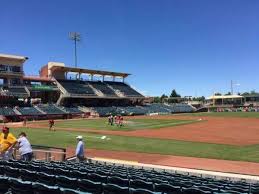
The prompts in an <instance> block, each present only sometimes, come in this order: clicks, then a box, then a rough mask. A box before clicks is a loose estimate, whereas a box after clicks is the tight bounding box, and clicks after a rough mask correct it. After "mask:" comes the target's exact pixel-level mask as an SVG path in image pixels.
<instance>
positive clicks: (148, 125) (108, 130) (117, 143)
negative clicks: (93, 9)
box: [12, 112, 259, 162]
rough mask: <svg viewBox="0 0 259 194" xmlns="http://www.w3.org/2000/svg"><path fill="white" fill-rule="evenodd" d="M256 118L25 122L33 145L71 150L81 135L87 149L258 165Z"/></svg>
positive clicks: (238, 115) (258, 123) (211, 116)
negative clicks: (117, 122) (50, 126)
mask: <svg viewBox="0 0 259 194" xmlns="http://www.w3.org/2000/svg"><path fill="white" fill-rule="evenodd" d="M258 118H259V113H246V112H240V113H231V112H229V113H196V114H179V115H163V116H136V117H125V118H124V126H122V127H121V128H120V127H117V126H110V125H108V123H107V119H106V118H96V119H78V120H57V121H56V123H55V129H56V131H48V121H35V122H29V123H28V125H27V127H13V128H12V132H13V133H14V134H16V135H17V134H18V133H19V132H21V131H25V132H26V133H27V134H28V138H29V139H30V141H31V143H32V144H37V145H46V146H57V147H64V148H70V149H72V148H74V147H75V146H76V143H77V142H76V139H75V137H76V136H77V135H83V137H84V140H85V142H86V147H87V149H89V148H91V149H96V150H102V151H104V152H105V151H106V150H107V151H124V152H131V153H151V154H160V155H174V156H187V157H196V158H210V159H223V160H235V161H250V162H259V119H258Z"/></svg>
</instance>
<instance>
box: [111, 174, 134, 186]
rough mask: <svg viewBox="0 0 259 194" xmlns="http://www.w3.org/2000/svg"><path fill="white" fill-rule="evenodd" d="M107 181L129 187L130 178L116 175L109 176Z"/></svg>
mask: <svg viewBox="0 0 259 194" xmlns="http://www.w3.org/2000/svg"><path fill="white" fill-rule="evenodd" d="M107 183H110V184H116V185H119V186H121V187H129V179H123V178H120V177H116V176H112V177H108V178H107Z"/></svg>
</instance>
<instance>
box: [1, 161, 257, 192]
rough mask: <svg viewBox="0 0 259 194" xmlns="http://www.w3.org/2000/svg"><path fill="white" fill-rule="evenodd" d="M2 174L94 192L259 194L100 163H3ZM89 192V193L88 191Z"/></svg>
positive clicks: (250, 187)
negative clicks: (115, 190) (106, 189)
mask: <svg viewBox="0 0 259 194" xmlns="http://www.w3.org/2000/svg"><path fill="white" fill-rule="evenodd" d="M0 173H1V174H2V175H5V176H8V177H15V178H21V179H22V180H23V181H31V182H41V183H43V184H46V185H51V186H59V187H64V188H66V187H68V188H71V189H79V190H80V189H81V190H82V191H87V192H92V191H90V190H89V188H92V187H93V188H94V189H97V190H98V189H100V190H102V192H104V190H105V189H104V188H106V187H108V186H107V185H110V186H109V187H108V188H109V189H111V188H113V189H122V190H121V191H123V190H125V191H127V192H135V191H136V192H138V190H142V192H144V191H143V190H145V192H147V193H148V192H149V193H150V192H160V193H175V192H176V193H259V185H258V184H249V183H246V182H231V181H229V180H215V179H212V178H203V177H197V176H189V175H183V174H174V173H168V172H157V171H154V170H145V169H135V168H132V167H130V168H127V167H124V166H114V165H104V164H100V163H72V162H36V161H33V162H31V163H26V162H20V161H0ZM86 188H88V190H87V189H86Z"/></svg>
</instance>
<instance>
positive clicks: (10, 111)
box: [0, 107, 15, 116]
mask: <svg viewBox="0 0 259 194" xmlns="http://www.w3.org/2000/svg"><path fill="white" fill-rule="evenodd" d="M0 115H3V116H11V115H15V112H14V111H13V109H12V108H9V107H1V108H0Z"/></svg>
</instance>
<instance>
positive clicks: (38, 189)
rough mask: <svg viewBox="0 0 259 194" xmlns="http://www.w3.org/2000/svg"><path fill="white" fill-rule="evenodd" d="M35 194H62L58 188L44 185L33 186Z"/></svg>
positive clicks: (36, 184)
mask: <svg viewBox="0 0 259 194" xmlns="http://www.w3.org/2000/svg"><path fill="white" fill-rule="evenodd" d="M32 188H33V192H34V194H61V191H60V189H59V187H58V186H48V185H45V184H42V183H35V184H33V185H32Z"/></svg>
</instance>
